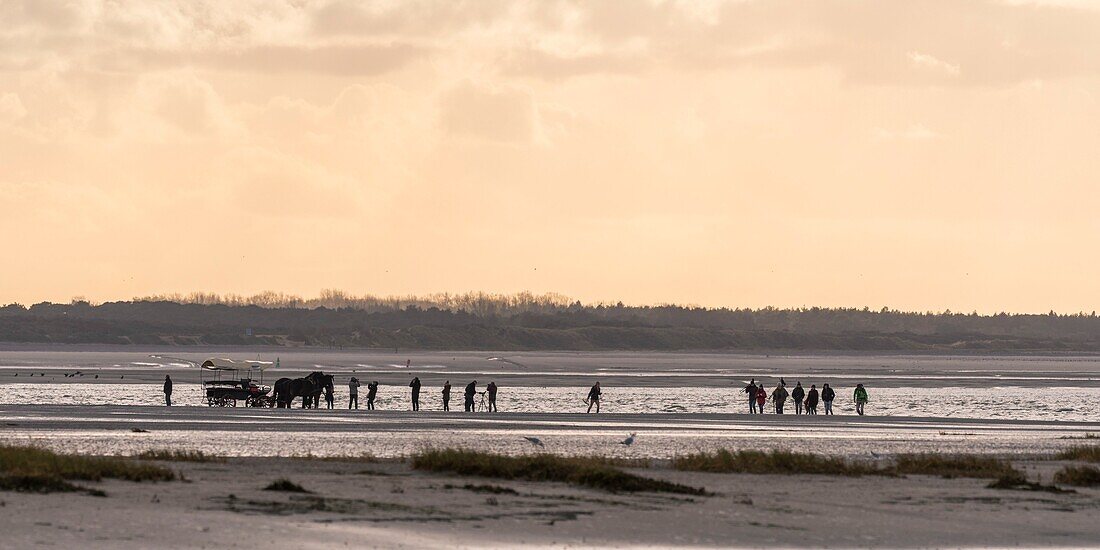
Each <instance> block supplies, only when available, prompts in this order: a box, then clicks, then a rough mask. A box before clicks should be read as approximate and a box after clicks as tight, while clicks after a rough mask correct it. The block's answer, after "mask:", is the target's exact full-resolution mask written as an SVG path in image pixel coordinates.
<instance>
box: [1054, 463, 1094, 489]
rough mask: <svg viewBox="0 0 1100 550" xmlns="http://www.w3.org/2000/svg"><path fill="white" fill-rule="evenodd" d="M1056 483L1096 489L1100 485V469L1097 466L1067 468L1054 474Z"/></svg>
mask: <svg viewBox="0 0 1100 550" xmlns="http://www.w3.org/2000/svg"><path fill="white" fill-rule="evenodd" d="M1054 482H1055V483H1065V484H1066V485H1074V486H1077V487H1096V486H1098V485H1100V468H1097V467H1095V466H1066V467H1064V468H1062V469H1061V470H1058V471H1057V472H1055V473H1054Z"/></svg>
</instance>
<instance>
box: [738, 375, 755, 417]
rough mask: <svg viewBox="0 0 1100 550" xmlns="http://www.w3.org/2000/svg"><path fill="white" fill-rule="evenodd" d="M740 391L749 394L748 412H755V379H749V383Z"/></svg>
mask: <svg viewBox="0 0 1100 550" xmlns="http://www.w3.org/2000/svg"><path fill="white" fill-rule="evenodd" d="M741 393H744V394H748V396H749V414H756V379H755V378H753V379H752V380H750V381H749V385H748V386H745V387H744V388H743V389H742V390H741Z"/></svg>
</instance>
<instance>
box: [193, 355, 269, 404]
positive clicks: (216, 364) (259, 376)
mask: <svg viewBox="0 0 1100 550" xmlns="http://www.w3.org/2000/svg"><path fill="white" fill-rule="evenodd" d="M271 366H272V364H271V363H270V362H265V361H239V360H234V359H221V358H211V359H207V360H206V361H203V362H202V364H201V365H199V367H200V369H199V382H200V383H201V384H202V387H203V390H204V392H203V393H204V397H203V400H204V401H206V404H207V405H209V406H211V407H236V406H237V403H239V402H241V401H243V402H244V406H246V407H268V408H270V407H274V406H275V398H274V397H272V396H269V395H268V394H269V393H271V387H270V386H265V385H264V384H263V376H264V370H265V369H267V368H268V367H271Z"/></svg>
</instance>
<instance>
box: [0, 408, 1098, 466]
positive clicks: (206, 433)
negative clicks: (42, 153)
mask: <svg viewBox="0 0 1100 550" xmlns="http://www.w3.org/2000/svg"><path fill="white" fill-rule="evenodd" d="M134 430H139V431H134ZM630 433H637V434H638V436H637V441H636V443H635V444H634V445H632V446H630V447H625V446H623V445H619V444H618V442H619V441H622V440H623V439H624V438H625V437H626V436H627V435H628V434H630ZM1087 433H1093V434H1100V421H1096V422H1055V421H1036V420H1030V421H1016V420H992V419H981V420H975V419H962V418H929V417H897V416H894V417H883V416H863V417H859V416H851V415H842V416H839V415H838V416H823V415H818V416H813V417H811V416H794V415H782V416H779V415H742V414H691V413H679V414H661V415H653V414H606V413H605V414H599V415H596V414H583V413H494V414H486V413H470V414H467V413H461V412H450V413H443V412H419V413H413V412H409V411H373V412H368V411H365V410H358V411H348V410H339V409H337V410H301V409H289V410H287V409H247V408H200V407H171V408H169V407H148V406H93V407H87V406H63V405H47V406H28V405H0V442H7V443H34V444H38V445H45V446H48V447H51V448H54V449H57V450H60V451H64V452H79V453H84V454H100V455H104V454H109V455H130V454H137V453H139V452H141V451H143V450H148V449H157V448H173V449H193V450H202V451H204V452H207V453H211V454H215V455H229V456H302V455H306V454H311V455H314V456H349V455H361V454H371V455H374V456H379V457H400V456H406V455H409V454H412V453H415V452H417V451H420V450H422V449H424V448H426V447H463V448H471V449H481V450H491V451H494V452H505V453H513V454H516V453H524V452H530V451H531V450H532V447H531V445H530V444H529V443H528V442H527V441H526V440H524V439H523V437H524V436H535V437H539V438H541V439H542V440H543V441H545V444H546V450H548V451H551V452H556V453H560V454H571V455H577V454H582V455H583V454H597V455H614V456H625V457H649V458H671V457H673V456H676V455H679V454H684V453H687V452H692V451H698V450H711V449H717V448H731V449H744V448H751V449H770V448H785V449H792V450H798V451H805V452H815V453H822V454H833V455H845V456H856V457H861V456H869V455H870V454H871V453H874V454H879V455H885V454H890V453H902V452H924V451H941V452H942V451H951V452H972V453H986V454H999V455H1006V456H1008V455H1011V456H1027V455H1034V454H1038V453H1047V452H1051V451H1053V450H1057V449H1060V448H1063V447H1065V446H1068V445H1071V444H1073V443H1075V442H1079V441H1078V440H1077V439H1074V438H1081V437H1083V436H1084V435H1085V434H1087Z"/></svg>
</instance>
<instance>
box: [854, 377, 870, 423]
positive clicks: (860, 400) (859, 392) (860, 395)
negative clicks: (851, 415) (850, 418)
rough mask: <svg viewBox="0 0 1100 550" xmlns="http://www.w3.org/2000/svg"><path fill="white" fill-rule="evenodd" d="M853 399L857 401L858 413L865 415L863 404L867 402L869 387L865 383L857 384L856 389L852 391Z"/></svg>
mask: <svg viewBox="0 0 1100 550" xmlns="http://www.w3.org/2000/svg"><path fill="white" fill-rule="evenodd" d="M852 399H854V400H855V402H856V414H858V415H860V416H863V406H864V405H866V404H867V401H868V399H867V388H864V387H863V384H856V391H854V392H852Z"/></svg>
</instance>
